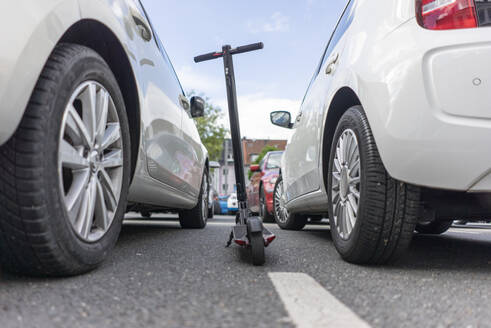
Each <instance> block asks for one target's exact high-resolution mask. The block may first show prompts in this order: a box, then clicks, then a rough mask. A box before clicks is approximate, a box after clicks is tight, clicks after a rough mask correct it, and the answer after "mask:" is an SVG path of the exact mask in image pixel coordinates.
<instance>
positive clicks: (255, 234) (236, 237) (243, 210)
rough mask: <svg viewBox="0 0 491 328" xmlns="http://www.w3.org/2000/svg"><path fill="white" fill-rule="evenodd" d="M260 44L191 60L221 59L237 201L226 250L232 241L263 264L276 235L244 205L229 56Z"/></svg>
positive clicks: (250, 49)
mask: <svg viewBox="0 0 491 328" xmlns="http://www.w3.org/2000/svg"><path fill="white" fill-rule="evenodd" d="M263 47H264V45H263V43H262V42H260V43H254V44H250V45H246V46H241V47H237V48H232V47H231V46H229V45H225V46H223V47H222V51H217V52H210V53H208V54H205V55H201V56H197V57H195V58H194V62H195V63H199V62H203V61H207V60H213V59H218V58H223V65H224V69H225V82H226V85H227V100H228V112H229V117H230V132H231V135H232V147H233V153H234V166H235V180H236V184H237V200H238V203H239V204H238V206H239V211H238V213H237V216H236V219H235V221H236V222H235V223H236V225H235V226H234V227H233V228H232V232H231V233H230V238H229V240H228V242H227V247H229V246H230V245H231V244H232V241H233V242H235V243H236V244H237V245H239V246H242V247H245V248H247V249H250V250H251V251H252V263H253V264H254V265H263V264H264V262H265V257H264V248H265V247H267V246H268V245H269V244H270V243H271V242H272V241H273V240H274V239H275V238H276V236H275V235H274V234H273V233H272V232H270V231H269V230H268V229H266V228H265V227H264V225H263V222H262V220H261V218H259V217H256V216H252V214H251V211H250V210H249V207H248V204H247V194H246V188H245V175H244V159H243V155H242V147H241V145H240V140H241V137H240V124H239V113H238V106H237V91H236V87H235V73H234V64H233V60H232V56H233V55H237V54H241V53H245V52H249V51H255V50H259V49H262V48H263Z"/></svg>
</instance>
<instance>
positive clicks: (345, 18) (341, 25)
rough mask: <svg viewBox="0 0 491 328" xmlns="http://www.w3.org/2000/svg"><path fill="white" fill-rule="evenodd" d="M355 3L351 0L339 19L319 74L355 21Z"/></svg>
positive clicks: (318, 69)
mask: <svg viewBox="0 0 491 328" xmlns="http://www.w3.org/2000/svg"><path fill="white" fill-rule="evenodd" d="M354 3H355V0H350V1H349V2H348V4H347V5H346V8H345V9H344V12H343V15H342V16H341V18H340V19H339V22H338V25H337V26H336V29H335V30H334V33H333V34H332V36H331V39H330V40H329V43H328V45H327V47H326V50H325V51H324V55H323V56H322V60H321V63H320V64H319V67H318V68H317V74H318V73H319V71H320V69H321V67H322V66H324V63H325V62H326V60H327V59H328V58H329V56H331V53H332V51H333V50H334V48H335V47H336V46H337V44H338V43H339V40H341V38H342V37H343V35H344V33H345V32H346V30H347V29H348V27H350V25H351V23H352V22H353V17H354Z"/></svg>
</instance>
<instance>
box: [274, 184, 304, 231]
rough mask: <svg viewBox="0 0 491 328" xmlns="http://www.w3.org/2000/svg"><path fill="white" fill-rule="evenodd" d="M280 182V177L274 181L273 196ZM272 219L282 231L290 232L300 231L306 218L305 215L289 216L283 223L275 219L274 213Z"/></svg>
mask: <svg viewBox="0 0 491 328" xmlns="http://www.w3.org/2000/svg"><path fill="white" fill-rule="evenodd" d="M280 181H283V177H282V176H281V175H280V176H279V177H278V180H276V184H275V186H274V194H273V195H276V189H277V188H278V185H279V183H280ZM275 198H276V197H273V209H275V208H276V201H275ZM274 219H275V221H276V224H277V225H278V226H279V227H280V228H281V229H283V230H292V231H300V230H302V229H303V228H304V227H305V225H306V224H307V220H308V218H307V217H306V216H305V215H301V214H291V213H290V214H289V216H288V220H287V221H286V222H285V223H282V222H280V221H279V220H278V219H277V217H276V211H275V213H274Z"/></svg>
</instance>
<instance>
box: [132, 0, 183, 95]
mask: <svg viewBox="0 0 491 328" xmlns="http://www.w3.org/2000/svg"><path fill="white" fill-rule="evenodd" d="M135 1H138V2H139V4H140V7H141V9H142V11H143V14H144V15H145V18H146V19H147V21H148V23H149V24H150V27H151V28H152V33H153V37H154V40H155V43H156V45H157V48H158V49H159V51H160V54H161V55H162V57H163V58H164V61H165V64H166V66H167V67H168V68H169V71H170V72H171V73H172V78H173V79H174V80H175V81H174V82H176V85H178V86H179V88H180V89H181V90H180V91H181V93H182V95H183V96H185V95H186V94H185V93H184V90H183V88H182V85H181V82H180V81H179V78H178V77H177V74H176V70H175V69H174V66H173V65H172V62H171V61H170V58H169V55H167V52H166V51H165V48H164V46H163V44H162V41H160V38H159V36H158V34H157V32H156V31H155V28H154V27H153V24H152V21H151V20H150V16H148V14H147V11H146V10H145V7H144V6H143V3H141V1H140V0H135Z"/></svg>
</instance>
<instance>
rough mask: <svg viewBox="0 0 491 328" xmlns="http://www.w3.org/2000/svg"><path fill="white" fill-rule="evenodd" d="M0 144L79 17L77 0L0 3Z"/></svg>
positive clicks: (11, 132)
mask: <svg viewBox="0 0 491 328" xmlns="http://www.w3.org/2000/svg"><path fill="white" fill-rule="evenodd" d="M0 12H2V13H5V15H4V16H3V18H2V23H0V26H1V28H0V39H1V40H2V42H3V43H4V44H5V45H8V46H5V47H2V53H1V54H0V72H2V74H1V75H0V102H1V103H2V106H0V117H2V120H0V144H3V143H5V142H6V141H7V140H8V139H9V138H10V137H11V136H12V134H13V133H14V132H15V130H16V129H17V126H18V125H19V123H20V121H21V119H22V116H23V115H24V111H25V108H26V106H27V103H28V101H29V98H30V96H31V94H32V91H33V89H34V86H35V85H36V82H37V80H38V77H39V75H40V73H41V71H42V69H43V67H44V65H45V63H46V61H47V59H48V57H49V56H50V54H51V52H52V51H53V48H54V47H55V45H56V44H57V43H58V40H59V39H60V38H61V37H62V35H63V34H64V33H65V31H66V30H67V29H68V28H69V27H70V26H71V25H73V24H74V23H75V22H77V21H78V20H80V9H79V5H78V0H43V1H32V0H16V1H15V4H13V3H12V2H11V1H2V2H0Z"/></svg>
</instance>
